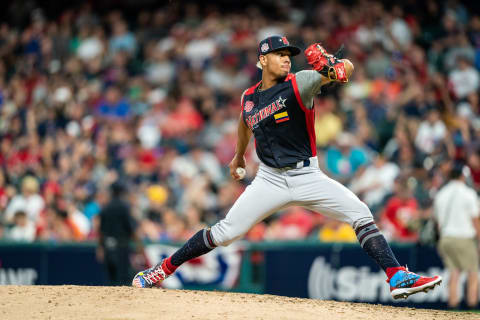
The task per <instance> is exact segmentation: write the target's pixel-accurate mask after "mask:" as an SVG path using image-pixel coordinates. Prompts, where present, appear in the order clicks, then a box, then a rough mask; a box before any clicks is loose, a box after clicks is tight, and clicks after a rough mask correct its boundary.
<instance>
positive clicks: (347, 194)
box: [296, 171, 373, 227]
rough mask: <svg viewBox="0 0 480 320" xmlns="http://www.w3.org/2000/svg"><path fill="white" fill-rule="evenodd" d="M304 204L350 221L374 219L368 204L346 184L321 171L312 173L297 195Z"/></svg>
mask: <svg viewBox="0 0 480 320" xmlns="http://www.w3.org/2000/svg"><path fill="white" fill-rule="evenodd" d="M296 199H298V200H300V201H301V203H302V204H303V206H305V207H307V208H309V209H311V210H313V211H316V212H319V213H321V214H324V215H326V216H328V217H331V218H334V219H336V220H340V221H343V222H346V223H349V224H350V225H352V226H354V227H355V226H358V225H362V224H364V223H365V222H366V221H371V220H372V219H373V217H372V213H371V212H370V209H369V208H368V206H367V205H366V204H365V203H363V202H362V201H361V200H360V199H359V198H358V197H357V196H356V195H355V194H354V193H353V192H352V191H350V190H349V189H348V188H346V187H345V186H344V185H342V184H341V183H339V182H338V181H335V180H333V179H331V178H329V177H328V176H326V175H325V174H324V173H322V172H321V171H318V172H316V173H314V174H312V175H311V176H310V177H309V178H308V182H307V183H305V184H304V185H302V186H301V190H300V194H299V195H298V196H296Z"/></svg>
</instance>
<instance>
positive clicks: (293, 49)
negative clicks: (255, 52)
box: [256, 46, 302, 70]
mask: <svg viewBox="0 0 480 320" xmlns="http://www.w3.org/2000/svg"><path fill="white" fill-rule="evenodd" d="M280 50H288V51H290V56H292V57H294V56H296V55H298V54H300V52H302V50H301V49H300V48H298V47H294V46H285V47H282V48H278V49H275V50H272V51H270V52H267V53H265V54H268V53H272V52H275V51H280ZM260 55H262V54H260ZM256 66H257V68H258V69H260V70H261V69H262V64H261V63H260V61H257V64H256Z"/></svg>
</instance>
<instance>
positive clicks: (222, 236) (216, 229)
mask: <svg viewBox="0 0 480 320" xmlns="http://www.w3.org/2000/svg"><path fill="white" fill-rule="evenodd" d="M211 230H212V238H213V242H214V243H215V244H216V245H217V246H221V247H226V246H228V245H230V244H231V243H233V242H235V241H236V240H238V239H239V238H241V237H242V236H243V235H244V234H245V232H244V231H243V230H242V229H241V228H239V226H234V225H232V224H231V223H230V222H229V221H228V220H227V219H223V220H221V221H219V222H217V223H216V224H215V225H214V226H212V228H211Z"/></svg>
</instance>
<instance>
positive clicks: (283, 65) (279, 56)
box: [264, 50, 292, 78]
mask: <svg viewBox="0 0 480 320" xmlns="http://www.w3.org/2000/svg"><path fill="white" fill-rule="evenodd" d="M290 55H291V53H290V51H288V50H278V51H274V52H270V53H268V54H267V55H266V56H265V58H266V66H265V68H264V70H266V71H267V72H269V73H271V74H272V75H274V76H275V77H276V78H283V77H285V76H286V75H287V74H288V73H289V72H290V68H291V67H292V63H291V62H290Z"/></svg>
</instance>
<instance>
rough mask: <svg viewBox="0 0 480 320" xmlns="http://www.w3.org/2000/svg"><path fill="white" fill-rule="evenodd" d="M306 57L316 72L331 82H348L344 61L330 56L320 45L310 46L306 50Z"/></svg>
mask: <svg viewBox="0 0 480 320" xmlns="http://www.w3.org/2000/svg"><path fill="white" fill-rule="evenodd" d="M305 57H306V58H307V62H308V64H310V65H311V66H312V67H313V69H314V70H316V71H318V72H320V74H321V75H323V76H324V77H326V78H328V79H329V80H330V81H338V82H348V75H347V72H346V70H345V63H344V60H339V59H337V58H336V57H335V56H334V55H332V54H329V53H328V52H327V51H326V50H325V49H324V48H323V47H322V46H321V45H320V44H319V43H314V44H312V45H310V46H309V47H308V48H307V49H306V50H305Z"/></svg>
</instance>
